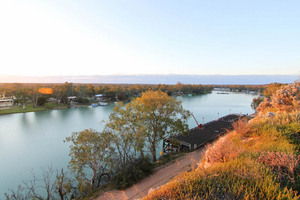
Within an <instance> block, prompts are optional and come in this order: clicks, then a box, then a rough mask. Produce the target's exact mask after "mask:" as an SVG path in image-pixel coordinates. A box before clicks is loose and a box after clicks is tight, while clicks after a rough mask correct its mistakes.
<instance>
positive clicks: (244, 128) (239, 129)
mask: <svg viewBox="0 0 300 200" xmlns="http://www.w3.org/2000/svg"><path fill="white" fill-rule="evenodd" d="M232 125H233V129H234V130H235V132H236V133H237V134H240V135H241V136H245V135H246V134H247V133H249V132H250V130H251V127H250V125H249V124H248V121H247V119H246V118H241V119H239V120H238V121H235V122H233V124H232Z"/></svg>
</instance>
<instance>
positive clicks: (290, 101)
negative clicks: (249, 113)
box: [257, 82, 300, 113]
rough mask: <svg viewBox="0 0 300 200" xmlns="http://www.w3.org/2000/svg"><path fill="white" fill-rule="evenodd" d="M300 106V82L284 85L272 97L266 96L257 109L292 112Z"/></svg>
mask: <svg viewBox="0 0 300 200" xmlns="http://www.w3.org/2000/svg"><path fill="white" fill-rule="evenodd" d="M299 108H300V83H297V82H296V83H294V84H289V85H286V86H282V87H281V88H280V89H277V90H276V93H275V94H274V95H272V96H271V97H270V98H265V99H264V101H263V102H262V103H261V104H260V105H259V106H258V108H257V111H258V112H260V113H266V112H284V111H285V112H292V111H295V110H299Z"/></svg>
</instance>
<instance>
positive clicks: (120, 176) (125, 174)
mask: <svg viewBox="0 0 300 200" xmlns="http://www.w3.org/2000/svg"><path fill="white" fill-rule="evenodd" d="M153 168H154V167H153V163H152V162H151V161H150V158H149V157H144V158H138V159H136V160H134V161H132V162H131V163H129V164H128V165H127V166H125V167H122V166H119V167H117V169H116V172H115V174H114V175H113V178H112V182H113V184H114V185H115V186H116V188H117V189H124V188H127V187H130V186H131V185H133V184H134V183H136V182H137V181H139V180H141V179H142V178H144V177H146V176H148V175H150V174H152V172H153Z"/></svg>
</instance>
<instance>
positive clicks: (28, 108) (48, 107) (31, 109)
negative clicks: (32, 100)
mask: <svg viewBox="0 0 300 200" xmlns="http://www.w3.org/2000/svg"><path fill="white" fill-rule="evenodd" d="M64 108H67V106H66V105H62V106H58V105H57V104H52V103H47V104H46V105H44V106H38V107H37V108H34V107H33V105H32V104H29V105H26V108H25V110H23V106H13V107H11V108H9V109H2V110H0V115H6V114H14V113H26V112H38V111H45V110H53V109H64Z"/></svg>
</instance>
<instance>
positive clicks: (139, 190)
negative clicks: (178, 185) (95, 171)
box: [95, 148, 204, 200]
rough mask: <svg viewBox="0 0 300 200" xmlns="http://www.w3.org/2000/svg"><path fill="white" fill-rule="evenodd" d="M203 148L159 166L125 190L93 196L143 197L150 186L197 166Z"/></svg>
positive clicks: (101, 199) (116, 199) (122, 199)
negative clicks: (152, 172) (151, 173)
mask: <svg viewBox="0 0 300 200" xmlns="http://www.w3.org/2000/svg"><path fill="white" fill-rule="evenodd" d="M202 152H204V148H200V149H198V150H196V151H193V152H191V153H188V154H186V155H185V156H183V157H180V158H178V159H176V160H175V162H174V163H172V164H170V165H167V166H165V167H162V168H159V169H158V170H157V171H156V172H155V173H154V174H153V175H151V176H149V177H147V178H145V179H143V180H142V181H140V182H138V183H137V184H135V185H133V186H131V187H130V188H127V189H125V190H112V191H109V192H106V193H104V194H103V195H100V196H99V197H97V198H95V199H96V200H134V199H139V198H141V197H144V196H146V195H147V194H148V191H149V190H150V189H151V188H153V189H154V188H156V187H158V186H161V185H164V184H166V183H167V182H169V181H170V179H172V178H173V177H175V176H176V175H178V174H179V173H181V172H183V171H187V170H190V169H192V168H193V167H197V163H198V162H199V161H200V159H201V158H202Z"/></svg>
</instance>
